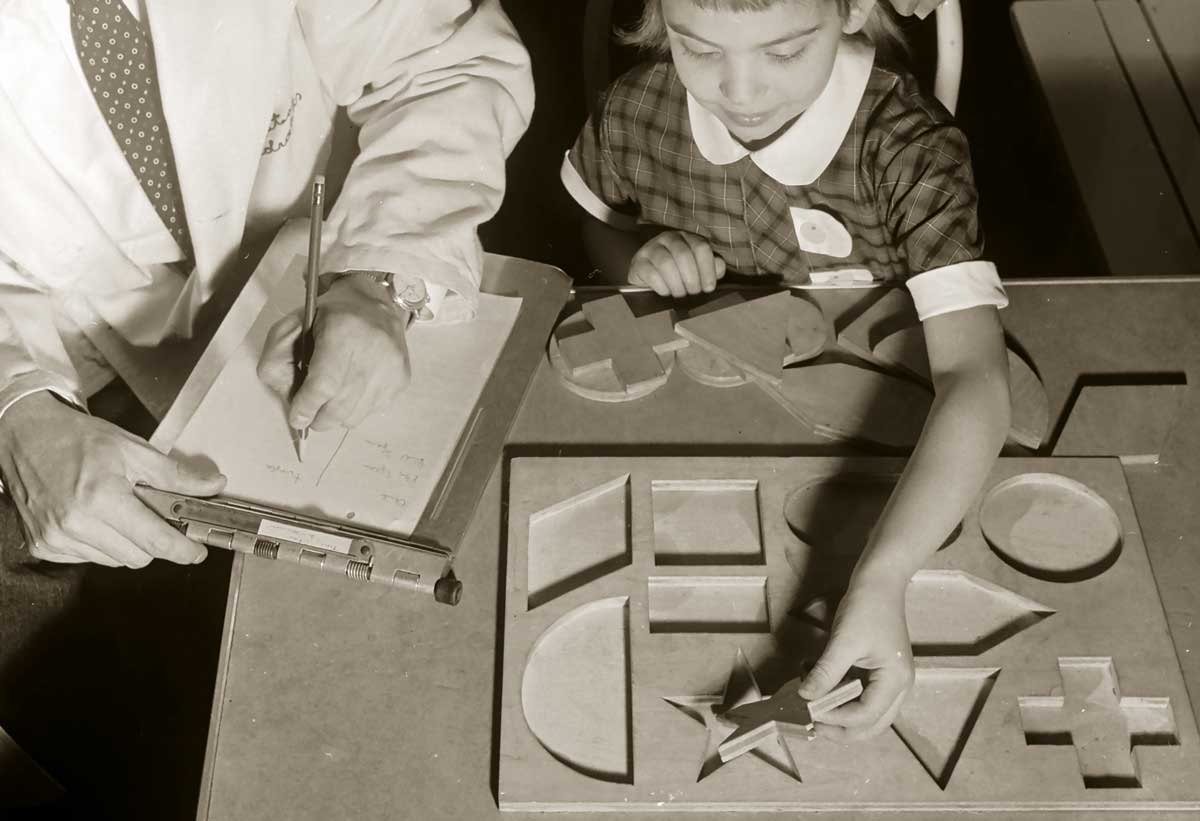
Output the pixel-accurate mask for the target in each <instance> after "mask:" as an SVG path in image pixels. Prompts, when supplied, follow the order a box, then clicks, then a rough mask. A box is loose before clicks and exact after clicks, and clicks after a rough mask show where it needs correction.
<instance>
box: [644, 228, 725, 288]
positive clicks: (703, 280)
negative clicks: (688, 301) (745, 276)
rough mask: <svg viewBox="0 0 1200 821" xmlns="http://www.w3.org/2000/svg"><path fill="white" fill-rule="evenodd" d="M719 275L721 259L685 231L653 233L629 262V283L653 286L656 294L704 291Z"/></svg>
mask: <svg viewBox="0 0 1200 821" xmlns="http://www.w3.org/2000/svg"><path fill="white" fill-rule="evenodd" d="M723 276H725V260H723V259H721V258H720V257H719V256H717V255H716V254H714V253H713V250H712V247H711V246H710V245H709V244H708V243H707V242H706V241H705V240H704V239H703V238H702V237H698V236H696V235H695V234H689V233H688V232H687V231H663V232H662V233H661V234H657V235H655V236H654V237H652V238H651V239H650V241H649V242H647V243H646V244H645V245H643V246H642V247H641V248H639V249H638V250H637V253H635V254H634V255H633V259H632V260H631V261H630V263H629V284H630V285H645V286H646V287H648V288H653V289H654V293H656V294H658V295H659V296H673V297H682V296H687V295H688V294H699V293H701V292H703V293H708V292H710V291H712V290H713V289H714V288H716V287H717V280H718V279H720V278H721V277H723Z"/></svg>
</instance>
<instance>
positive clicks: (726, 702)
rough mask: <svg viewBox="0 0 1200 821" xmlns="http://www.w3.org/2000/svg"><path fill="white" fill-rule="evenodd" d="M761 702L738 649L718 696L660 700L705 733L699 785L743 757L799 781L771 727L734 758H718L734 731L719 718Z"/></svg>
mask: <svg viewBox="0 0 1200 821" xmlns="http://www.w3.org/2000/svg"><path fill="white" fill-rule="evenodd" d="M761 698H762V691H761V690H760V689H759V687H758V681H757V680H755V678H754V671H753V670H751V669H750V665H749V663H748V662H747V661H746V656H745V655H744V654H743V653H742V651H741V648H738V651H737V655H736V656H735V658H734V661H733V667H732V668H731V669H730V671H729V681H728V682H727V683H726V685H725V690H724V691H723V692H722V693H721V694H720V695H684V696H664V700H665V701H666V702H667V703H668V704H670V705H672V706H673V707H675V708H676V709H678V710H679V711H680V712H682V713H683V714H684V715H686V716H688V717H690V718H691V719H692V720H694V721H698V722H700V723H701V724H703V725H704V727H705V729H706V730H707V731H708V733H707V736H706V737H705V749H704V759H703V763H702V764H701V765H700V773H699V775H698V776H697V777H696V781H697V782H699V781H703V780H704V779H705V778H706V777H708V776H710V775H712V774H713V773H714V772H716V771H717V770H718V769H720V768H721V766H722V765H723V764H728V763H729V762H730V761H732V760H733V759H734V758H736V757H737V756H739V755H743V754H745V753H753V754H754V756H755V757H756V758H758V759H760V760H761V761H763V762H765V763H766V764H768V765H770V766H771V767H774V768H775V769H776V770H779V771H780V772H781V773H784V774H785V775H787V776H788V777H790V778H792V779H794V780H796V781H800V780H801V779H800V773H799V772H797V770H796V761H795V759H793V758H792V751H791V748H790V747H788V745H787V743H786V742H785V741H784V739H783V737H782V736H781V735H780V733H779V732H778V731H777V729H776V728H774V727H772V728H769V732H767V733H763V734H759V736H758V737H756V738H754V739H753V740H747V742H746V743H743V744H740V745H739V748H738V751H737V753H736V755H734V754H730V755H722V753H721V746H722V744H723V743H724V742H725V740H726V739H728V738H729V736H731V735H733V734H734V733H736V732H737V731H738V725H737V724H735V723H733V722H731V721H728V720H726V719H725V718H724V717H723V716H724V714H725V712H726V711H727V710H729V709H730V708H733V707H736V706H738V705H741V704H747V703H750V702H754V701H758V700H759V699H761Z"/></svg>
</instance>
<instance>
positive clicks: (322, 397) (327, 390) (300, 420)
mask: <svg viewBox="0 0 1200 821" xmlns="http://www.w3.org/2000/svg"><path fill="white" fill-rule="evenodd" d="M331 351H332V349H331V348H330V347H329V346H328V345H321V344H318V345H317V347H316V350H315V351H313V357H312V362H311V363H310V364H309V369H308V376H306V377H305V378H304V384H303V385H301V386H300V390H298V391H296V395H295V396H294V397H292V405H291V407H290V408H289V409H288V424H289V425H291V426H292V428H294V429H295V430H303V429H304V428H307V427H312V426H313V422H314V421H315V420H316V418H317V415H318V414H319V413H320V412H321V409H322V408H324V407H325V405H326V404H327V403H328V402H330V401H331V400H333V399H334V398H336V397H337V396H338V394H340V393H341V392H342V390H343V388H344V386H345V382H346V377H347V376H348V374H347V373H346V368H345V363H344V362H341V361H340V360H339V358H338V357H337V356H336V355H335V354H334V353H332V352H331ZM339 366H340V367H339Z"/></svg>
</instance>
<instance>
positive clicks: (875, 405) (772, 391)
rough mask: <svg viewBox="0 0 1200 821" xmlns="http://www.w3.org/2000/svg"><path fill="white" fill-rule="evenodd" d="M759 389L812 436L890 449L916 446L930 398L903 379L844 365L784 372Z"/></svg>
mask: <svg viewBox="0 0 1200 821" xmlns="http://www.w3.org/2000/svg"><path fill="white" fill-rule="evenodd" d="M762 387H763V389H764V390H765V391H766V392H767V395H768V396H770V397H771V398H772V399H774V400H775V401H777V402H779V403H780V404H781V405H782V406H783V407H784V408H785V409H786V410H787V411H788V412H789V413H791V414H792V415H793V416H795V417H796V418H797V419H799V420H800V421H802V422H804V423H805V424H807V425H809V426H810V427H811V428H812V429H813V431H814V432H815V433H817V434H820V435H822V436H827V437H829V438H831V439H851V440H859V441H865V442H874V443H876V444H880V445H886V446H888V447H895V448H908V447H912V446H913V445H915V444H916V443H917V439H918V437H920V435H921V430H922V429H923V428H924V426H925V418H926V417H927V416H928V415H929V408H930V406H931V404H932V402H933V396H932V394H930V393H929V391H927V390H925V389H924V388H922V387H920V386H919V385H916V384H913V383H912V382H909V381H907V380H905V379H898V378H896V377H894V376H889V375H888V374H885V373H879V372H878V371H873V370H869V369H867V368H860V367H858V366H856V365H850V364H847V363H844V362H834V363H830V364H824V365H807V366H805V367H801V368H789V369H787V370H786V371H784V373H783V385H782V386H780V387H776V386H774V385H769V384H762Z"/></svg>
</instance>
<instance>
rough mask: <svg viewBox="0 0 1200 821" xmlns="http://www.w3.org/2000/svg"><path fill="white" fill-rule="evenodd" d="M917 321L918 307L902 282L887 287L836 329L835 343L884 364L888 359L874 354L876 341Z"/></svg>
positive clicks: (915, 324)
mask: <svg viewBox="0 0 1200 821" xmlns="http://www.w3.org/2000/svg"><path fill="white" fill-rule="evenodd" d="M919 324H920V320H919V319H918V318H917V309H916V307H915V306H914V305H913V301H912V297H911V296H909V294H908V291H907V290H906V289H905V288H903V287H901V286H897V287H889V288H886V289H885V290H884V292H883V294H882V295H881V296H880V297H879V299H877V300H875V301H874V302H872V303H871V304H870V305H868V306H867V308H866V309H865V310H863V311H862V312H861V313H859V314H858V315H857V316H855V317H853V318H852V319H851V320H850V322H848V323H846V324H845V325H844V326H842V327H841V328H839V329H838V334H837V343H838V345H839V346H840V347H841V348H843V349H844V350H846V351H849V352H850V353H852V354H854V355H855V356H857V357H860V358H861V359H865V360H867V361H868V362H871V363H872V364H875V365H880V366H886V365H887V363H886V362H884V361H883V360H881V359H879V358H878V357H877V356H876V355H875V353H874V350H875V345H876V344H878V343H879V341H880V340H882V339H884V338H886V337H888V336H890V335H891V334H893V333H895V332H896V331H899V330H901V329H903V328H909V327H913V326H917V325H919Z"/></svg>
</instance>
